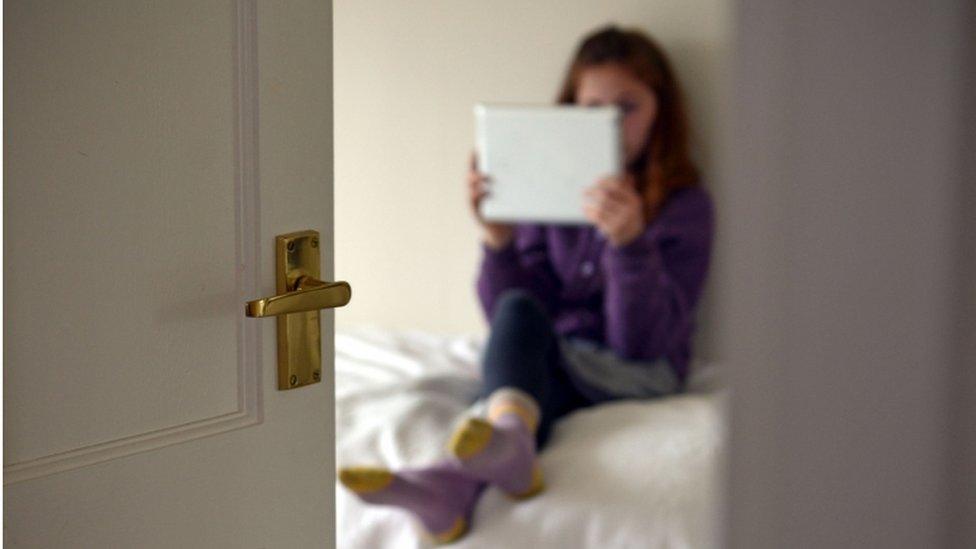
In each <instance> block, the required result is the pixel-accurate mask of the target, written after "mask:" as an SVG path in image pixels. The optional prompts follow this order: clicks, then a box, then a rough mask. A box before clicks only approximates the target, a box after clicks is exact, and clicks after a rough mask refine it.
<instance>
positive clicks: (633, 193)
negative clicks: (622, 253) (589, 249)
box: [583, 175, 646, 248]
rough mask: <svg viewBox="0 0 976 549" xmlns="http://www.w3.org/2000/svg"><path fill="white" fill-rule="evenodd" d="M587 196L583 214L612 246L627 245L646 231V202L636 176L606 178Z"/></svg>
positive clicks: (585, 194)
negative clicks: (635, 178) (641, 194)
mask: <svg viewBox="0 0 976 549" xmlns="http://www.w3.org/2000/svg"><path fill="white" fill-rule="evenodd" d="M584 197H585V199H586V202H585V204H584V205H583V213H584V214H585V215H586V218H587V219H589V220H590V222H591V223H593V224H594V225H595V226H596V228H597V230H599V231H600V232H601V233H602V234H603V236H605V237H606V238H607V240H608V241H609V242H610V244H612V245H613V246H615V247H618V248H619V247H621V246H625V245H627V244H629V243H630V242H632V241H633V240H634V239H635V238H637V236H638V235H640V234H641V233H642V232H644V226H645V225H646V221H645V219H644V201H643V200H642V199H641V196H640V194H639V193H638V192H637V185H636V183H635V181H634V178H633V176H630V175H626V176H618V175H615V176H610V177H604V178H603V179H601V180H599V181H597V183H596V185H594V186H592V187H590V188H588V189H587V190H586V191H585V192H584Z"/></svg>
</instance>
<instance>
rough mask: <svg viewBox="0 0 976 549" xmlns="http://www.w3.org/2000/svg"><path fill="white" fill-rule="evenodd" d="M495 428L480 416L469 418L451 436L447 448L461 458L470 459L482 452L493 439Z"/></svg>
mask: <svg viewBox="0 0 976 549" xmlns="http://www.w3.org/2000/svg"><path fill="white" fill-rule="evenodd" d="M494 430H495V428H494V427H492V426H491V423H488V422H487V421H485V420H483V419H480V418H476V417H473V418H468V419H467V420H466V421H465V422H464V423H463V424H462V425H461V426H460V427H458V429H457V430H456V431H454V435H453V436H451V440H450V442H448V444H447V449H448V451H450V452H451V453H452V454H454V455H455V456H457V457H459V458H461V459H469V458H471V457H473V456H476V455H478V454H479V453H481V452H482V451H483V450H484V449H485V448H486V447H488V443H489V442H490V441H491V435H492V433H493V432H494Z"/></svg>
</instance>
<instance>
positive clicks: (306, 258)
mask: <svg viewBox="0 0 976 549" xmlns="http://www.w3.org/2000/svg"><path fill="white" fill-rule="evenodd" d="M319 251H320V250H319V233H318V232H316V231H312V230H307V231H298V232H294V233H288V234H282V235H278V236H277V237H276V238H275V291H277V292H278V295H273V296H271V297H265V298H262V299H254V300H251V301H247V302H246V303H245V305H244V314H245V315H247V316H249V317H258V318H260V317H269V316H273V317H275V320H276V321H277V324H278V388H279V389H296V388H298V387H303V386H305V385H311V384H313V383H319V382H320V381H322V341H321V322H320V317H321V314H320V313H319V310H320V309H330V308H333V307H342V306H343V305H345V304H346V303H349V299H350V298H351V297H352V289H351V288H350V287H349V284H348V283H346V282H341V281H339V282H323V281H322V280H319V276H321V275H320V273H321V270H320V269H319V256H320V254H319Z"/></svg>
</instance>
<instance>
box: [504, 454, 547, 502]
mask: <svg viewBox="0 0 976 549" xmlns="http://www.w3.org/2000/svg"><path fill="white" fill-rule="evenodd" d="M545 488H546V482H545V479H544V478H543V477H542V467H539V462H538V461H537V462H536V463H535V465H533V466H532V482H531V483H529V487H528V488H526V490H525V491H524V492H520V493H518V494H512V493H509V494H508V497H510V498H512V499H517V500H522V499H528V498H530V497H532V496H534V495H536V494H538V493H539V492H541V491H543V490H544V489H545Z"/></svg>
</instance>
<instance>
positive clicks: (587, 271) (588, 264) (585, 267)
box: [580, 261, 594, 277]
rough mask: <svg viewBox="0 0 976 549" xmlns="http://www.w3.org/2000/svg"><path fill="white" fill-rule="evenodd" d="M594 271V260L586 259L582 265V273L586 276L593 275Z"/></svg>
mask: <svg viewBox="0 0 976 549" xmlns="http://www.w3.org/2000/svg"><path fill="white" fill-rule="evenodd" d="M593 271H594V268H593V262H592V261H584V262H583V264H582V265H580V274H582V275H583V276H586V277H589V276H592V275H593Z"/></svg>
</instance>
